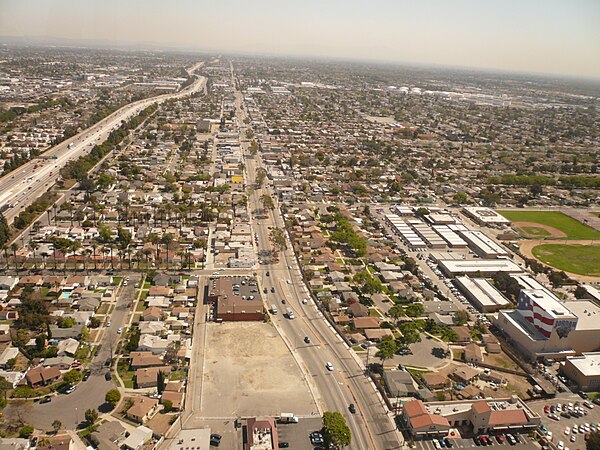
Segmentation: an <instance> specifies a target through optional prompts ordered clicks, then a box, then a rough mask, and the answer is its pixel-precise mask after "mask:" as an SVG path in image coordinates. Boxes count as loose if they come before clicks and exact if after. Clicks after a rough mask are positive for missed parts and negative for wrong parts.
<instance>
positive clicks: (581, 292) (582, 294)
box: [575, 286, 587, 299]
mask: <svg viewBox="0 0 600 450" xmlns="http://www.w3.org/2000/svg"><path fill="white" fill-rule="evenodd" d="M586 297H587V291H586V290H585V288H584V287H583V286H577V288H575V298H577V299H583V298H586Z"/></svg>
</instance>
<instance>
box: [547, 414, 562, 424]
mask: <svg viewBox="0 0 600 450" xmlns="http://www.w3.org/2000/svg"><path fill="white" fill-rule="evenodd" d="M548 417H550V418H551V419H552V420H556V421H557V422H558V421H559V420H560V417H558V416H557V415H556V414H554V413H552V414H548Z"/></svg>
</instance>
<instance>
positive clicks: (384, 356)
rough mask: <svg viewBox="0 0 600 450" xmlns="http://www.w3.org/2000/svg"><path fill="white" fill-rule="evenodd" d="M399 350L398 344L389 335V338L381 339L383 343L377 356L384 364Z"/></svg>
mask: <svg viewBox="0 0 600 450" xmlns="http://www.w3.org/2000/svg"><path fill="white" fill-rule="evenodd" d="M397 351H398V344H397V343H396V341H394V339H393V338H391V337H388V338H387V339H383V340H382V341H381V344H379V350H378V351H377V353H376V354H375V356H377V357H378V358H379V359H381V363H382V364H384V363H385V361H386V360H388V359H392V358H393V357H394V355H395V354H396V352H397Z"/></svg>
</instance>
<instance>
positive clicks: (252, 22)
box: [0, 0, 600, 78]
mask: <svg viewBox="0 0 600 450" xmlns="http://www.w3.org/2000/svg"><path fill="white" fill-rule="evenodd" d="M0 35H3V36H48V37H61V38H76V39H80V38H83V39H88V40H89V39H98V40H110V41H114V42H118V43H122V44H127V43H155V44H156V43H158V44H165V45H169V46H173V45H175V46H185V47H187V48H197V49H199V50H209V51H222V52H249V53H266V54H282V55H301V56H319V57H321V56H333V57H340V58H347V59H372V60H382V61H398V62H406V63H411V62H413V63H426V64H439V65H454V66H470V67H486V68H498V69H504V70H515V71H527V72H541V73H558V74H570V75H578V76H586V77H595V78H600V0H495V1H492V0H412V1H405V0H320V1H319V0H303V1H300V0H295V1H290V0H212V1H205V0H0Z"/></svg>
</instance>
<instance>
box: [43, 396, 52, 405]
mask: <svg viewBox="0 0 600 450" xmlns="http://www.w3.org/2000/svg"><path fill="white" fill-rule="evenodd" d="M51 401H52V397H50V396H49V395H46V396H45V397H44V398H43V399H41V400H40V404H42V403H50V402H51Z"/></svg>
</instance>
